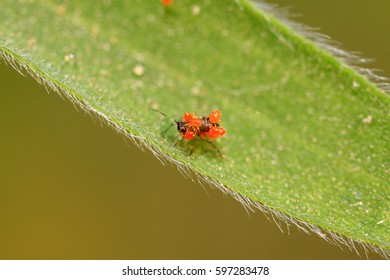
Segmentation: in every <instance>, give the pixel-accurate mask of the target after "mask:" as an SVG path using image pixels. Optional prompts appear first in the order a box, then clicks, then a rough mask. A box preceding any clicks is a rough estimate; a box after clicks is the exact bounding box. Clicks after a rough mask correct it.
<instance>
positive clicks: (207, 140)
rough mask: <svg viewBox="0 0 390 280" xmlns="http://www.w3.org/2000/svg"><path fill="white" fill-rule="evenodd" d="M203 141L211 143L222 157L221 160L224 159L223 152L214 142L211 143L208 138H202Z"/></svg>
mask: <svg viewBox="0 0 390 280" xmlns="http://www.w3.org/2000/svg"><path fill="white" fill-rule="evenodd" d="M202 139H203V140H204V141H206V142H207V143H209V144H210V145H211V146H213V148H214V149H216V150H217V152H218V154H219V156H220V157H221V158H223V155H222V153H221V151H220V150H219V149H218V148H217V146H215V145H214V144H213V142H211V141H210V140H209V139H207V138H202Z"/></svg>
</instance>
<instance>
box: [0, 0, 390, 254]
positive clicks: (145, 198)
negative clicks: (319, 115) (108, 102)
mask: <svg viewBox="0 0 390 280" xmlns="http://www.w3.org/2000/svg"><path fill="white" fill-rule="evenodd" d="M177 1H179V0H177ZM272 3H277V4H280V6H282V7H285V6H286V5H288V6H289V7H290V11H291V13H292V14H301V15H302V16H300V17H297V18H295V21H298V22H302V23H305V24H307V25H309V26H312V27H321V32H322V33H324V34H327V35H330V36H331V37H332V38H333V39H334V40H336V41H338V42H341V44H340V45H341V47H342V48H343V49H345V50H349V51H360V52H361V53H362V55H363V56H364V57H367V58H373V59H376V61H374V62H372V63H369V64H367V67H369V68H379V69H382V70H383V72H380V73H381V75H383V76H387V77H389V76H390V51H389V50H390V37H389V36H388V30H389V27H390V17H388V11H389V10H390V1H387V0H376V1H368V0H366V1H363V0H360V1H359V0H358V1H356V0H344V1H334V0H333V1H307V0H292V1H287V0H286V1H284V0H277V1H276V0H275V1H272ZM0 127H1V134H0V259H358V258H360V257H359V256H358V255H357V254H356V253H354V252H350V251H349V250H348V249H347V248H344V251H342V250H341V249H340V248H339V247H337V246H334V245H330V244H328V243H326V242H325V241H323V240H322V239H320V238H318V237H316V236H309V235H307V234H305V233H303V232H299V231H298V230H297V229H296V228H290V234H289V235H288V234H286V233H282V232H280V230H279V229H278V227H277V226H276V225H275V223H273V222H269V221H268V220H267V219H266V217H265V216H264V215H262V214H261V213H260V212H256V213H250V215H248V213H247V212H246V211H245V209H244V207H243V206H242V205H241V204H239V203H238V202H236V201H235V200H234V199H233V198H231V197H229V196H226V195H223V194H222V193H221V192H220V191H218V190H216V189H214V188H210V187H209V186H205V187H202V186H201V185H200V184H199V183H196V182H192V181H191V180H189V179H185V178H184V177H183V176H182V175H181V174H180V173H179V172H178V171H177V170H176V168H175V167H173V166H170V165H168V166H163V165H161V163H160V162H159V161H158V160H157V159H156V158H155V157H154V156H153V155H152V154H151V153H150V152H142V151H140V150H139V149H138V148H136V147H135V146H134V145H133V144H132V143H131V142H130V141H128V140H124V139H123V137H122V136H121V135H118V134H117V133H116V132H115V131H113V130H112V129H111V128H109V127H107V126H106V125H104V124H101V122H100V121H99V120H98V119H97V118H96V117H91V116H89V115H88V114H86V113H85V112H82V111H81V110H80V109H78V110H77V108H76V109H75V108H74V106H72V104H71V103H70V102H68V101H66V100H63V99H61V98H59V97H58V96H57V95H56V94H55V93H50V94H46V91H45V88H44V87H43V86H41V85H38V84H37V83H36V82H35V81H34V80H33V79H31V78H29V77H23V76H21V75H20V74H18V73H17V72H16V71H14V70H13V69H12V68H11V67H10V66H6V65H5V64H4V62H1V63H0ZM283 228H284V229H286V228H285V227H283ZM361 253H362V254H363V258H364V253H363V252H362V251H361ZM369 257H370V258H380V256H378V255H376V254H375V253H370V254H369Z"/></svg>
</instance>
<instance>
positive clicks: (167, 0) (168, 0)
mask: <svg viewBox="0 0 390 280" xmlns="http://www.w3.org/2000/svg"><path fill="white" fill-rule="evenodd" d="M161 2H162V3H163V4H164V5H165V6H169V5H171V4H172V0H161Z"/></svg>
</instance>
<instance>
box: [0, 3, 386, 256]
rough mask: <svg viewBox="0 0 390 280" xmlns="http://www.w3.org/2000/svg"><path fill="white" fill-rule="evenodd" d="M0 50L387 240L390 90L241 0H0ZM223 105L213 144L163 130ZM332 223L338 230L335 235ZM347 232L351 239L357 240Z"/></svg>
mask: <svg viewBox="0 0 390 280" xmlns="http://www.w3.org/2000/svg"><path fill="white" fill-rule="evenodd" d="M0 18H1V27H0V54H1V55H2V56H3V57H4V58H5V59H6V61H8V62H10V63H12V64H14V66H15V67H16V68H25V69H26V70H27V71H28V72H29V73H30V74H32V75H33V76H34V77H35V78H37V79H38V80H39V81H41V82H43V83H44V84H46V85H47V86H49V87H51V88H53V89H54V90H56V91H58V92H60V93H63V94H65V95H66V96H67V97H68V98H70V99H71V100H73V101H74V102H75V103H77V104H79V105H81V106H82V107H83V108H85V109H86V110H89V111H93V112H95V113H97V114H98V115H99V116H101V117H102V118H103V119H104V120H106V121H107V122H108V123H109V124H111V125H113V126H114V127H115V128H116V129H118V130H119V131H121V132H122V133H124V134H125V135H127V136H129V137H133V138H134V139H135V140H136V142H137V143H141V144H144V145H146V146H147V147H148V148H151V149H152V150H153V151H154V153H155V154H156V155H157V156H158V157H160V158H165V159H169V160H171V161H173V162H175V163H176V164H177V165H178V166H179V168H180V169H181V170H183V171H184V172H187V170H190V171H194V172H196V174H197V175H199V176H200V177H202V178H204V179H206V181H208V182H211V183H214V184H216V185H217V186H218V187H220V188H221V189H222V190H223V191H227V192H229V193H231V194H233V195H234V196H235V197H236V198H237V199H238V200H240V201H242V202H243V203H244V204H246V205H247V206H249V207H252V206H253V207H258V208H261V209H262V210H264V211H266V212H269V213H271V215H276V216H278V217H281V218H282V219H284V221H286V222H292V223H294V224H296V225H298V226H299V227H302V228H309V229H311V230H313V231H314V232H316V233H318V234H320V235H322V236H323V237H325V238H328V237H326V236H325V233H326V232H328V231H330V232H332V235H331V237H330V238H332V237H333V239H335V240H336V241H338V240H344V241H345V242H346V241H348V240H349V239H351V240H354V241H356V242H358V243H363V244H365V245H367V246H369V247H378V249H379V250H382V253H383V254H385V255H386V254H388V250H389V249H390V241H389V240H390V233H389V223H390V211H389V209H390V207H389V201H390V193H389V184H388V182H389V179H390V178H389V173H388V170H389V165H388V158H389V144H388V143H389V135H390V134H389V129H388V123H389V117H388V111H389V107H390V106H389V103H390V102H389V97H388V96H387V95H386V94H385V93H384V92H383V91H382V90H381V89H379V88H378V87H376V86H375V85H374V84H372V83H371V82H369V81H368V80H367V79H366V78H364V77H363V76H361V75H360V74H358V72H356V71H355V70H353V69H351V68H350V67H348V66H346V65H345V64H343V63H342V62H340V61H339V60H337V59H336V58H334V57H333V56H331V55H330V54H329V53H328V52H326V51H325V50H323V49H321V48H319V47H318V46H317V45H316V44H314V43H313V42H311V41H309V40H308V39H305V38H303V37H302V36H300V35H298V34H297V33H296V32H295V31H293V30H292V29H291V28H289V27H287V26H286V25H284V24H282V23H281V22H280V21H278V20H277V19H275V18H274V17H273V16H272V15H271V14H270V13H268V12H264V11H263V10H259V9H257V8H254V6H253V5H252V4H250V3H249V2H247V1H246V0H242V1H233V0H231V1H175V2H174V4H173V5H172V6H170V7H164V6H163V5H162V4H161V2H160V1H145V0H138V1H119V0H118V1H67V2H66V4H63V1H34V2H33V3H31V1H23V0H20V1H11V0H5V1H3V5H2V9H0ZM151 108H154V109H158V110H160V111H162V112H164V113H165V114H167V115H168V116H170V117H171V118H173V119H177V120H179V119H180V118H181V117H182V115H183V113H184V112H187V111H188V112H192V113H195V114H199V115H202V114H203V115H205V114H208V113H210V112H211V111H212V110H213V109H215V108H219V109H220V110H221V111H222V114H223V116H222V122H221V125H222V126H223V127H225V128H226V130H227V134H226V136H225V137H223V138H220V139H218V140H217V141H215V142H214V145H215V146H216V147H217V148H218V149H219V150H220V151H221V153H222V154H223V158H221V157H220V156H219V155H218V152H217V150H216V149H214V147H212V146H211V145H209V143H207V142H206V141H197V142H196V145H193V144H192V143H191V142H187V141H182V142H180V143H179V144H178V145H176V146H174V143H175V142H176V141H177V140H178V139H180V137H179V135H178V133H177V132H176V131H175V129H171V130H168V132H167V133H166V134H163V133H162V132H163V131H164V130H165V129H166V128H167V127H168V126H169V124H170V122H171V121H170V119H169V118H164V117H163V116H161V115H160V114H159V113H157V112H155V111H152V110H151ZM341 236H345V237H346V238H343V237H341ZM352 246H354V245H353V244H352Z"/></svg>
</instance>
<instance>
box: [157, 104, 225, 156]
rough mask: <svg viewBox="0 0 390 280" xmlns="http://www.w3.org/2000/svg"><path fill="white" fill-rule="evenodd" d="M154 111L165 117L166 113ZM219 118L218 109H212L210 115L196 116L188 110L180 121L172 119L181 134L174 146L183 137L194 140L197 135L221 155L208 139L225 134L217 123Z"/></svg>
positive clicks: (219, 112)
mask: <svg viewBox="0 0 390 280" xmlns="http://www.w3.org/2000/svg"><path fill="white" fill-rule="evenodd" d="M155 111H156V112H159V113H160V114H162V115H164V116H165V117H167V115H166V114H164V113H162V112H160V111H158V110H155ZM220 119H221V111H219V110H214V111H213V112H212V113H211V114H210V115H208V116H202V117H197V116H195V115H193V114H191V113H188V112H187V113H185V114H184V116H183V119H182V120H181V121H176V120H174V122H175V123H176V128H177V131H178V132H179V133H180V134H181V135H182V138H181V139H180V140H179V141H178V142H177V143H176V144H175V145H174V146H176V145H177V144H178V143H180V142H181V141H183V139H186V140H195V139H196V138H195V137H197V138H201V139H203V140H205V141H206V142H207V143H209V144H210V145H212V146H213V147H214V148H215V149H216V150H217V151H218V153H219V155H220V156H222V154H221V152H220V151H219V149H218V148H217V147H216V146H215V145H214V144H213V143H212V142H211V141H210V139H216V138H219V137H222V136H224V135H225V132H226V131H225V129H224V128H223V127H221V126H220V124H219V121H220ZM172 125H173V123H172V124H171V125H170V126H169V127H168V128H167V129H166V130H165V131H164V133H165V132H166V131H168V129H169V128H171V126H172ZM209 138H210V139H209Z"/></svg>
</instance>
